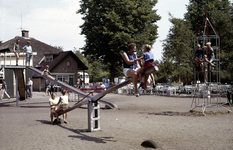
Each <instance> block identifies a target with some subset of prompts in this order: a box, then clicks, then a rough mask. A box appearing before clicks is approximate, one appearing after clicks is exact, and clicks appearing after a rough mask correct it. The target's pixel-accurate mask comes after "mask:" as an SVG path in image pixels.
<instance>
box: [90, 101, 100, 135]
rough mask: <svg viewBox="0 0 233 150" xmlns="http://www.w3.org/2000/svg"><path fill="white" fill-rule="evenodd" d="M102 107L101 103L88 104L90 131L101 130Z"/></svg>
mask: <svg viewBox="0 0 233 150" xmlns="http://www.w3.org/2000/svg"><path fill="white" fill-rule="evenodd" d="M99 114H100V106H99V102H98V101H95V102H92V101H89V102H88V131H89V132H92V131H98V130H100V116H99Z"/></svg>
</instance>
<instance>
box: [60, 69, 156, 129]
mask: <svg viewBox="0 0 233 150" xmlns="http://www.w3.org/2000/svg"><path fill="white" fill-rule="evenodd" d="M155 71H158V67H157V66H153V67H150V68H148V69H147V71H146V72H145V74H144V76H145V75H150V74H151V73H153V72H155ZM131 82H132V78H129V79H128V80H126V81H124V82H122V83H120V84H117V85H115V86H113V87H111V88H109V89H107V90H105V91H103V92H101V93H99V94H97V95H94V96H87V99H85V100H83V101H81V102H79V103H76V104H75V105H74V106H72V107H70V108H68V109H66V110H63V111H61V112H59V115H62V114H64V113H66V112H69V111H72V110H74V109H76V108H78V107H81V106H82V105H84V104H88V131H90V132H91V131H97V130H100V117H99V114H100V106H99V101H100V99H101V98H103V97H104V96H105V95H106V94H108V93H111V92H112V91H115V90H117V89H119V88H121V87H123V86H125V85H127V84H129V83H131Z"/></svg>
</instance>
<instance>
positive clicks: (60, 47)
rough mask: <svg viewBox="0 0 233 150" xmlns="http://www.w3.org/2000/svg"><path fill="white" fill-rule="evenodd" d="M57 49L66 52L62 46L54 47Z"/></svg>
mask: <svg viewBox="0 0 233 150" xmlns="http://www.w3.org/2000/svg"><path fill="white" fill-rule="evenodd" d="M54 47H55V48H56V49H59V50H62V51H63V50H64V48H63V47H62V46H54Z"/></svg>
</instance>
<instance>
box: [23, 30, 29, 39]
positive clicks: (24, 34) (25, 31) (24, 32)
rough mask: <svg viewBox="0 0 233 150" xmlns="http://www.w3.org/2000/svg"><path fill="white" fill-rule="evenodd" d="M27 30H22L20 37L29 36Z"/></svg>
mask: <svg viewBox="0 0 233 150" xmlns="http://www.w3.org/2000/svg"><path fill="white" fill-rule="evenodd" d="M28 32H29V31H27V30H22V37H25V38H29V33H28Z"/></svg>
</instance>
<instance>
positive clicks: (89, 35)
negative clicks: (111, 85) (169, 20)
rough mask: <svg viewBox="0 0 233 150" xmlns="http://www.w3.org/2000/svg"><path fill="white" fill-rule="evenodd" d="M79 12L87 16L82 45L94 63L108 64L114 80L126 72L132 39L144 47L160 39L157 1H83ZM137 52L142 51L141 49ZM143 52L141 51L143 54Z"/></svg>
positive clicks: (83, 28) (139, 46)
mask: <svg viewBox="0 0 233 150" xmlns="http://www.w3.org/2000/svg"><path fill="white" fill-rule="evenodd" d="M80 2H81V8H80V10H78V11H77V13H80V14H82V15H83V16H84V17H83V18H82V19H83V20H84V24H83V25H81V26H80V27H81V28H82V31H81V34H83V35H85V36H86V45H85V46H84V47H83V48H82V49H83V53H84V54H85V56H87V55H90V57H91V58H92V59H91V60H92V62H94V61H96V60H101V61H102V62H103V63H104V64H106V65H108V67H109V70H110V73H111V77H112V79H113V78H114V77H116V76H118V75H122V53H123V52H124V51H126V48H127V45H128V44H129V43H131V42H134V43H136V44H137V48H141V47H142V45H143V44H146V43H147V44H150V45H152V44H153V43H154V42H155V40H156V38H157V35H158V33H157V28H158V26H157V25H156V24H155V23H156V22H157V21H158V20H160V16H158V15H157V14H156V10H154V9H153V8H154V6H155V5H156V3H157V0H148V1H141V0H114V1H112V0H81V1H80ZM137 51H141V50H139V49H137ZM139 54H141V53H139Z"/></svg>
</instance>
